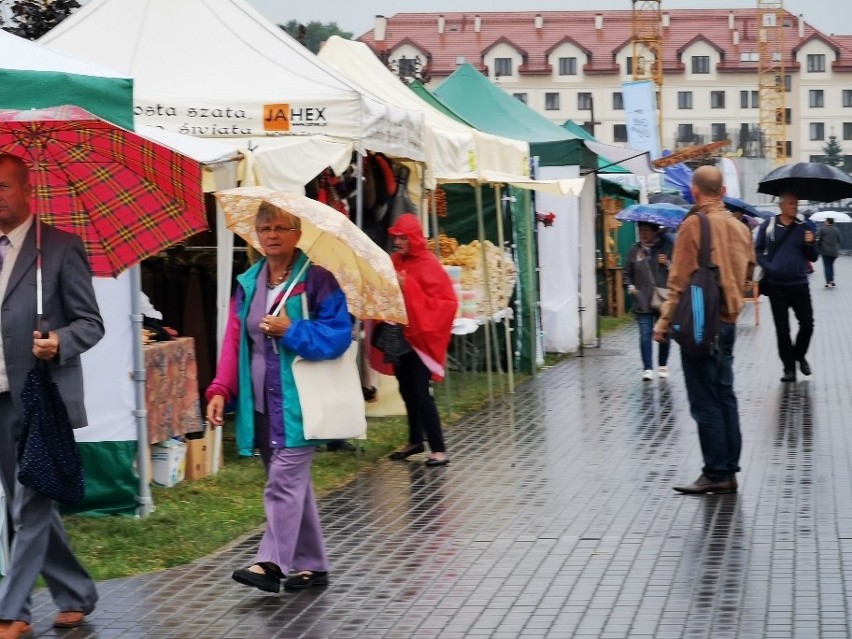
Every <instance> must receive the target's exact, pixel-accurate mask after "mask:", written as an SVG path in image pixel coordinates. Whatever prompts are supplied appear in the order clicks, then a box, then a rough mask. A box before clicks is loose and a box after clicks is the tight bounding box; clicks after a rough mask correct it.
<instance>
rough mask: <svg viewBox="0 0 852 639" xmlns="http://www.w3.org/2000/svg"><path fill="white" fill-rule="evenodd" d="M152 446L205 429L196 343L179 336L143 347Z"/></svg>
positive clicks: (188, 338) (146, 399)
mask: <svg viewBox="0 0 852 639" xmlns="http://www.w3.org/2000/svg"><path fill="white" fill-rule="evenodd" d="M143 349H144V353H145V370H146V374H147V380H146V382H145V402H146V404H147V408H148V443H150V444H156V443H157V442H161V441H165V440H167V439H170V438H172V437H176V436H179V435H185V434H186V433H193V432H199V431H201V430H203V429H204V423H203V422H202V419H201V403H200V399H199V397H198V370H197V367H196V363H195V340H194V339H193V338H191V337H178V338H177V339H175V340H172V341H169V342H154V343H153V344H148V345H146V346H144V347H143Z"/></svg>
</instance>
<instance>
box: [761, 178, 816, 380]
mask: <svg viewBox="0 0 852 639" xmlns="http://www.w3.org/2000/svg"><path fill="white" fill-rule="evenodd" d="M798 207H799V198H797V197H796V195H794V194H793V193H783V194H782V195H781V213H780V214H778V215H776V216H775V217H772V218H770V219H768V220H766V221H765V222H764V223H763V224H762V225H761V227H760V230H759V231H758V232H757V239H756V240H755V250H756V251H757V261H758V263H759V264H760V267H761V268H762V269H763V277H762V278H761V280H760V292H761V293H763V294H764V295H766V296H767V297H768V298H769V304H770V305H771V307H772V319H773V320H774V321H775V337H776V340H777V342H778V356H779V357H780V358H781V363H782V364H783V365H784V374H783V376H782V377H781V381H782V382H795V381H796V363H797V362H798V364H799V369H800V370H801V371H802V375H810V374H811V366H810V364H808V360H806V359H805V355H807V353H808V346H810V343H811V336H812V335H813V333H814V309H813V306H812V305H811V290H810V287H809V286H808V276H809V275H810V274H811V272H812V270H813V268H812V266H811V262H816V260H817V258H818V253H817V245H816V237H815V235H814V224H813V222H810V221H808V220H805V218H804V216H802V215H799V214H797V211H798ZM790 309H793V313H794V314H795V315H796V319H797V320H798V321H799V332H798V334H797V335H796V342H795V344H794V343H793V341H792V340H791V339H790Z"/></svg>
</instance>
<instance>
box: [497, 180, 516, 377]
mask: <svg viewBox="0 0 852 639" xmlns="http://www.w3.org/2000/svg"><path fill="white" fill-rule="evenodd" d="M494 210H495V211H497V244H498V245H499V246H500V252H501V254H502V255H501V258H503V256H505V251H506V249H505V248H504V245H505V243H506V238H505V236H504V234H503V185H502V184H495V185H494ZM505 280H506V271H505V269H504V262H503V259H501V260H500V286H503V283H504V282H505ZM508 307H509V300H508V299H507V300H506V310H508ZM503 332H504V336H505V338H506V360H507V362H506V368H507V371H506V372H507V373H508V376H509V392H510V393H514V392H515V364H514V361H513V360H514V358H513V357H512V329H511V327H510V321H509V315H508V313H505V314H504V317H503Z"/></svg>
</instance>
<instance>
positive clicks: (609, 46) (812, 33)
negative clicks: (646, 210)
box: [359, 9, 852, 76]
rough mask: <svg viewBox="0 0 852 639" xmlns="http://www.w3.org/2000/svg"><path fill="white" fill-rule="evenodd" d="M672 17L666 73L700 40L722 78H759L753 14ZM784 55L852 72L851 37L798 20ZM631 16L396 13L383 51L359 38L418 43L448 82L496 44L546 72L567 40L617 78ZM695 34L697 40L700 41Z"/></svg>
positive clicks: (793, 19)
mask: <svg viewBox="0 0 852 639" xmlns="http://www.w3.org/2000/svg"><path fill="white" fill-rule="evenodd" d="M662 13H663V15H665V14H668V16H669V20H670V26H668V27H663V28H662V29H661V33H662V36H663V69H664V71H669V72H683V70H684V65H683V62H682V61H681V60H680V58H679V52H681V51H682V50H683V49H684V48H685V47H686V46H688V45H689V44H690V43H692V42H693V41H695V40H696V39H697V38H700V39H703V40H705V41H707V42H709V43H711V44H712V45H713V46H715V47H716V48H717V49H718V50H719V51H720V52H721V53H722V54H723V55H722V60H723V63H722V66H721V67H720V68H719V70H720V71H724V72H729V73H742V72H745V73H754V72H755V71H756V69H757V64H756V63H755V62H742V61H741V60H740V57H741V54H742V53H756V52H757V37H758V25H757V10H756V9H679V10H670V11H663V12H662ZM730 14H733V16H734V26H735V29H736V30H737V32H738V35H739V44H737V45H735V44H734V43H733V34H732V32H731V29H729V27H728V20H729V15H730ZM785 14H786V16H785V19H784V48H785V58H784V60H785V64H786V65H787V66H789V67H790V68H791V69H795V68H797V67H798V65H796V64H795V63H794V52H795V51H796V48H797V47H798V46H800V45H801V44H802V43H803V42H804V41H805V40H809V39H811V38H818V39H821V40H824V41H825V42H826V43H827V44H828V45H829V46H831V47H832V48H836V50H837V51H838V54H839V59H838V60H837V61H836V62H835V63H834V66H833V69H835V70H844V71H845V70H850V69H852V36H831V37H829V36H826V35H825V34H823V33H821V32H820V31H817V30H816V29H814V28H813V27H812V26H810V25H809V24H807V23H805V24H804V37H803V38H800V37H799V18H798V17H797V16H795V15H794V14H792V13H790V12H785ZM439 15H442V16H443V17H444V19H445V29H444V33H443V34H439V33H438V16H439ZM536 15H540V16H541V17H542V20H543V26H542V28H541V29H536V28H535V26H534V22H535V18H536ZM596 15H601V16H602V17H603V28H602V29H595V16H596ZM475 16H479V17H480V18H481V30H480V32H478V33H477V32H476V31H475V28H474V24H475V22H474V17H475ZM632 16H633V12H632V11H629V10H627V11H513V12H509V11H501V12H481V13H475V12H465V13H461V12H456V13H443V14H438V13H398V14H396V15H394V16H391V17H389V18H388V19H387V29H386V35H385V41H384V42H383V43H380V44H381V46H378V45H377V43H376V41H375V39H374V33H373V31H368V32H367V33H365V34H364V35H363V36H361V37H360V38H359V40H361V41H362V42H365V43H366V44H368V45H369V46H371V47H372V48H373V49H375V50H384V49H393V48H395V47H396V46H397V44H398V43H399V42H400V41H402V40H403V39H404V38H409V39H411V40H413V41H416V42H417V43H419V45H420V48H421V49H422V50H424V53H426V54H427V55H429V56H430V59H431V63H430V65H429V71H430V73H431V74H432V75H433V76H446V75H449V74H450V73H452V72H453V71H454V70H455V69H456V67H457V62H456V60H457V58H458V57H459V56H464V57H465V58H466V60H467V62H469V63H471V64H472V65H474V66H475V67H477V68H478V69H479V70H484V68H485V67H484V65H483V59H482V56H483V52H485V51H487V50H488V49H489V48H491V47H492V46H493V45H495V44H496V43H497V42H498V41H504V42H508V43H510V44H512V45H514V46H515V48H516V49H518V50H519V51H520V52H522V54H524V60H523V65H522V67H521V68H520V69H519V72H520V73H522V74H523V73H536V74H540V73H546V72H548V71H547V70H548V69H549V68H550V67H549V65H548V62H547V54H548V53H549V52H550V51H552V50H553V48H554V47H555V46H556V45H558V44H559V43H560V42H562V41H565V40H566V38H568V37H570V40H571V41H573V42H575V43H576V44H577V45H578V46H580V47H581V48H583V49H585V50H586V51H588V52H589V53H590V54H591V55H590V62H589V64H587V65H586V66H585V67H584V72H585V73H587V74H607V73H618V72H619V69H618V68H617V67H616V66H615V64H614V56H615V54H616V53H617V52H618V51H619V50H621V48H622V47H623V46H624V45H625V43H628V44H629V42H630V40H631V36H632V31H633V22H632ZM696 34H700V35H698V36H696Z"/></svg>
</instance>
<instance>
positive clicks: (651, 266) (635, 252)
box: [624, 222, 672, 382]
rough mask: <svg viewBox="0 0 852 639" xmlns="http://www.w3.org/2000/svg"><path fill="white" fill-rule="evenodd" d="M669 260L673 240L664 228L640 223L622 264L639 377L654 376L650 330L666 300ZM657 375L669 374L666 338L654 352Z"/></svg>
mask: <svg viewBox="0 0 852 639" xmlns="http://www.w3.org/2000/svg"><path fill="white" fill-rule="evenodd" d="M671 259H672V241H671V238H669V237H668V235H667V234H666V233H665V228H664V227H660V226H657V225H656V224H651V223H650V222H639V241H638V242H636V244H634V245H633V246H631V247H630V251H629V252H628V253H627V263H626V265H625V266H624V285H625V287H627V292H628V294H629V295H630V296H631V298H632V300H633V313H634V314H635V315H636V323H637V324H638V325H639V352H640V354H641V356H642V367H643V369H644V370H643V371H642V379H643V380H644V381H646V382H647V381H651V380H652V379H654V360H653V340H652V337H653V333H654V323H655V322H656V321H657V318H658V317H659V316H660V307H661V306H662V305H663V302H665V301H666V297H667V295H668V290H667V289H666V280H667V279H668V276H669V265H670V264H671ZM657 357H658V360H657V361H658V363H659V369H658V371H657V374H658V375H659V376H660V377H663V378H665V377H668V376H669V369H668V367H667V363H668V360H669V340H666V341H665V342H663V343H661V344H660V346H659V352H658V354H657Z"/></svg>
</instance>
